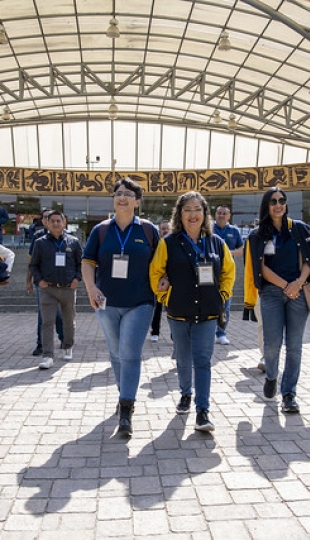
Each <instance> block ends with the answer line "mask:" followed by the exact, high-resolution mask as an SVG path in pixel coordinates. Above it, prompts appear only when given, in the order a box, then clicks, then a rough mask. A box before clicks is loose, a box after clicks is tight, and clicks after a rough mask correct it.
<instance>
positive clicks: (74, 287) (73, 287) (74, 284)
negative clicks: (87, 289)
mask: <svg viewBox="0 0 310 540" xmlns="http://www.w3.org/2000/svg"><path fill="white" fill-rule="evenodd" d="M78 284H79V280H78V279H76V278H74V279H73V280H72V281H71V283H70V289H76V288H77V286H78Z"/></svg>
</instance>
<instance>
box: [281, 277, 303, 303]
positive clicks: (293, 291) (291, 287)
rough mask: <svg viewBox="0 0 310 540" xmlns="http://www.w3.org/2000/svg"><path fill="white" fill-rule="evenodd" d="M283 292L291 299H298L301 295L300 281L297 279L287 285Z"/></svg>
mask: <svg viewBox="0 0 310 540" xmlns="http://www.w3.org/2000/svg"><path fill="white" fill-rule="evenodd" d="M283 293H284V294H285V295H286V296H287V297H288V298H290V300H296V299H297V298H299V296H300V282H299V281H297V280H295V281H292V282H291V283H288V285H287V286H286V287H285V289H284V291H283Z"/></svg>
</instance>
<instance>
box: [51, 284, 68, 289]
mask: <svg viewBox="0 0 310 540" xmlns="http://www.w3.org/2000/svg"><path fill="white" fill-rule="evenodd" d="M48 286H49V287H59V288H60V287H71V283H69V285H64V284H63V283H49V284H48Z"/></svg>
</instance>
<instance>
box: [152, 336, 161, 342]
mask: <svg viewBox="0 0 310 540" xmlns="http://www.w3.org/2000/svg"><path fill="white" fill-rule="evenodd" d="M158 337H159V336H151V341H153V342H154V343H155V342H156V341H158Z"/></svg>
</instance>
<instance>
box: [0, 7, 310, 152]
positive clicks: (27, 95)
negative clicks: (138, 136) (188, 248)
mask: <svg viewBox="0 0 310 540" xmlns="http://www.w3.org/2000/svg"><path fill="white" fill-rule="evenodd" d="M112 17H116V19H117V20H118V23H119V24H118V26H119V30H120V37H119V38H117V39H111V38H108V37H107V36H106V30H107V28H108V26H109V22H110V19H111V18H112ZM0 20H1V22H2V24H3V26H4V29H5V33H6V37H7V43H6V44H0V108H1V105H2V107H4V106H7V107H8V108H9V111H10V114H11V119H10V120H9V121H8V120H2V121H1V124H0V127H1V126H7V125H8V123H9V124H12V125H15V124H18V125H20V124H32V123H43V122H44V123H48V122H59V121H75V120H85V119H93V120H98V119H108V118H109V116H108V107H109V104H110V102H111V98H112V97H114V98H115V101H116V103H117V106H118V108H119V115H118V118H120V119H121V120H125V121H131V120H132V121H133V120H138V121H140V122H141V121H142V122H160V123H171V124H178V125H189V126H193V127H201V128H206V129H208V128H212V129H217V130H222V131H227V130H228V120H229V117H230V115H232V114H233V115H234V116H235V119H236V122H237V128H236V133H240V134H244V135H248V136H251V137H258V138H265V139H266V138H267V139H271V140H280V141H281V142H286V143H290V144H298V145H299V146H304V147H308V145H309V138H310V137H309V136H310V103H309V102H310V94H309V89H310V61H309V53H310V3H309V1H308V0H265V1H264V2H261V1H260V0H221V1H217V2H216V1H209V0H169V2H167V0H130V1H128V0H113V1H112V0H105V1H103V0H54V1H53V2H46V0H0ZM223 31H226V32H227V33H228V35H229V40H230V42H231V49H230V50H228V51H223V50H220V49H219V47H218V45H219V41H220V37H221V33H222V32H223ZM215 110H218V111H219V113H220V116H221V118H222V122H221V123H220V124H218V123H216V122H215V121H214V112H215Z"/></svg>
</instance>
